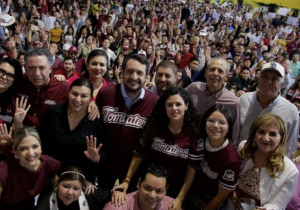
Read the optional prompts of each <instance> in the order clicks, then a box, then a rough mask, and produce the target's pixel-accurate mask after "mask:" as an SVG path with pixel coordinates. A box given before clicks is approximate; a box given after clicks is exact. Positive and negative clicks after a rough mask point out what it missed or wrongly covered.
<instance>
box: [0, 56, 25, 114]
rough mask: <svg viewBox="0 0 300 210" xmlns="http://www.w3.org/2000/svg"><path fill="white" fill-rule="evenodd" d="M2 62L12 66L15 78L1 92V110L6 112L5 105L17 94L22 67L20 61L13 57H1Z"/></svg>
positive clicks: (0, 61)
mask: <svg viewBox="0 0 300 210" xmlns="http://www.w3.org/2000/svg"><path fill="white" fill-rule="evenodd" d="M2 63H8V64H9V65H10V66H11V67H13V68H14V70H15V79H14V81H13V83H12V84H11V86H10V87H9V88H8V89H7V90H6V91H5V92H4V93H3V96H2V97H1V99H0V104H1V112H2V113H3V114H6V111H7V105H8V104H9V103H11V101H12V99H13V98H14V97H15V96H17V93H18V92H17V91H18V89H19V86H20V83H21V80H22V74H23V73H22V67H21V65H20V63H19V62H18V61H17V60H15V59H13V58H9V57H7V58H2V59H1V60H0V64H2Z"/></svg>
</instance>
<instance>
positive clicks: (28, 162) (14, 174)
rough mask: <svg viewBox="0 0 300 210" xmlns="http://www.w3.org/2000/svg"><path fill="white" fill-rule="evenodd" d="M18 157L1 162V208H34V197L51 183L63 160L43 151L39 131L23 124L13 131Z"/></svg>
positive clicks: (6, 209) (8, 209) (7, 209)
mask: <svg viewBox="0 0 300 210" xmlns="http://www.w3.org/2000/svg"><path fill="white" fill-rule="evenodd" d="M14 149H15V151H16V154H15V158H13V159H9V160H7V161H2V162H0V209H1V210H10V209H12V210H13V209H32V208H33V206H34V197H35V196H36V195H38V194H40V193H42V192H43V191H44V190H46V189H47V187H49V184H50V183H49V182H50V180H51V178H52V177H54V176H55V174H56V173H57V171H58V170H59V168H60V162H59V161H58V160H55V159H53V158H52V157H49V156H46V155H42V148H41V141H40V137H39V134H38V132H37V131H36V130H35V129H34V128H32V127H23V128H20V129H18V130H17V131H16V133H15V135H14Z"/></svg>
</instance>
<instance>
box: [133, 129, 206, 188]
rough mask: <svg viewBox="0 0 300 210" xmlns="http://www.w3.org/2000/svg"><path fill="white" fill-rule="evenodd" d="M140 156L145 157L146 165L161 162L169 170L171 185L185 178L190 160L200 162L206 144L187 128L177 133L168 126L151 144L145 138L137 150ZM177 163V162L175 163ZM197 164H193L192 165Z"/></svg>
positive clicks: (136, 152)
mask: <svg viewBox="0 0 300 210" xmlns="http://www.w3.org/2000/svg"><path fill="white" fill-rule="evenodd" d="M135 154H136V155H137V156H139V157H145V158H146V159H145V163H146V166H147V167H148V166H150V165H152V164H159V165H162V166H164V167H165V168H166V169H168V171H169V182H170V185H172V183H174V182H178V181H179V180H183V179H184V176H185V172H186V167H187V164H188V160H191V161H193V162H195V161H196V162H200V161H201V160H203V157H204V144H203V141H202V139H201V141H198V135H193V136H192V135H190V134H189V131H188V130H187V129H186V128H183V129H182V131H181V132H180V133H178V134H176V135H174V134H172V133H171V132H170V130H169V129H168V128H166V129H162V130H160V131H159V132H158V133H157V135H156V137H155V138H154V139H153V142H152V144H151V145H147V142H145V141H144V140H143V139H141V140H140V141H139V144H138V146H137V148H136V150H135ZM174 163H176V164H174ZM194 165H197V164H192V166H194Z"/></svg>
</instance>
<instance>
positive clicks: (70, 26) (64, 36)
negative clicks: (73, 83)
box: [64, 26, 74, 37]
mask: <svg viewBox="0 0 300 210" xmlns="http://www.w3.org/2000/svg"><path fill="white" fill-rule="evenodd" d="M69 28H71V29H72V31H73V33H72V35H74V28H73V26H69V27H68V29H67V32H66V33H65V35H64V37H65V36H67V35H68V31H69Z"/></svg>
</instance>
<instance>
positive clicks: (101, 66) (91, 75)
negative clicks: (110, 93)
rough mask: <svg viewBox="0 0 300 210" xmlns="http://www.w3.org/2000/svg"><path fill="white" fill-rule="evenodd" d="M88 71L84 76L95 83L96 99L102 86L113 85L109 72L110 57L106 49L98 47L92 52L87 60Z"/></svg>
mask: <svg viewBox="0 0 300 210" xmlns="http://www.w3.org/2000/svg"><path fill="white" fill-rule="evenodd" d="M86 65H87V71H86V72H85V73H84V77H85V78H87V79H88V80H89V81H90V82H91V83H92V85H93V87H94V91H93V99H92V100H96V97H97V94H98V92H99V90H100V89H101V88H102V87H105V86H108V85H111V84H112V82H111V79H110V77H109V75H108V72H107V66H108V57H107V54H106V52H105V51H103V50H100V49H97V50H93V51H92V52H90V54H89V55H88V57H87V60H86Z"/></svg>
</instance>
